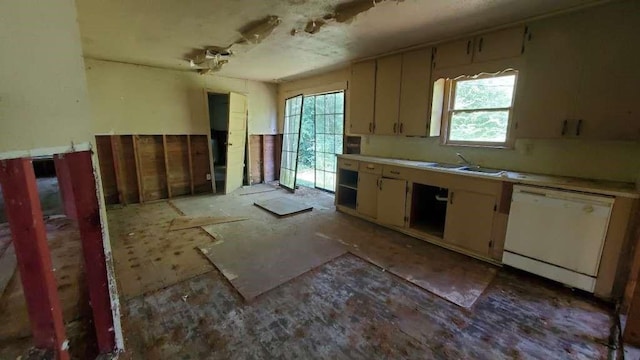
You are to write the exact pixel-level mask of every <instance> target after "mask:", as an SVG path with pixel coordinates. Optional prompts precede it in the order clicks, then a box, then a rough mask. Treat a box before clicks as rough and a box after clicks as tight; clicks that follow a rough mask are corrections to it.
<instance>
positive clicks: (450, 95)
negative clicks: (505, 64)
mask: <svg viewBox="0 0 640 360" xmlns="http://www.w3.org/2000/svg"><path fill="white" fill-rule="evenodd" d="M511 75H515V80H514V83H513V95H512V97H511V104H510V106H509V107H500V108H487V109H459V110H456V109H454V108H453V106H454V103H455V96H456V84H457V83H458V82H463V81H470V80H479V79H489V78H496V77H501V76H511ZM518 75H519V73H518V71H517V70H514V69H507V70H504V71H500V72H496V73H480V74H477V75H472V76H470V75H463V76H459V77H457V78H453V79H446V83H445V96H444V97H445V98H444V111H443V112H442V113H443V114H442V122H443V126H442V129H443V130H444V134H443V135H444V136H443V137H442V144H443V145H452V146H468V147H485V148H499V149H500V148H501V149H512V148H513V147H514V143H515V141H514V138H513V123H514V122H513V108H514V104H515V100H516V94H517V88H518ZM505 110H506V111H508V117H507V134H506V139H505V141H500V142H489V141H464V140H451V139H449V135H450V133H451V122H452V121H451V119H452V117H453V115H454V113H456V112H476V111H505Z"/></svg>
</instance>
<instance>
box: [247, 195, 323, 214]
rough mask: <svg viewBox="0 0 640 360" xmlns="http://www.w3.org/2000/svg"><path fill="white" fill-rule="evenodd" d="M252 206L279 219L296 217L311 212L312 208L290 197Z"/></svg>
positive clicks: (261, 202) (260, 202)
mask: <svg viewBox="0 0 640 360" xmlns="http://www.w3.org/2000/svg"><path fill="white" fill-rule="evenodd" d="M253 204H254V205H256V206H258V207H260V208H263V209H265V210H267V211H268V212H270V213H273V214H275V215H276V216H279V217H283V216H290V215H296V214H299V213H302V212H305V211H311V210H313V206H309V205H306V204H303V203H301V202H299V201H297V200H294V199H292V198H290V197H279V198H275V199H269V200H264V201H257V202H255V203H253Z"/></svg>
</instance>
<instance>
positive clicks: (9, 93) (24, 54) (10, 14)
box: [0, 0, 92, 157]
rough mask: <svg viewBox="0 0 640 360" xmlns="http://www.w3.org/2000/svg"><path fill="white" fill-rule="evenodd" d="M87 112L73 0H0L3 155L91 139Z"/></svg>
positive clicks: (0, 131) (0, 144) (0, 139)
mask: <svg viewBox="0 0 640 360" xmlns="http://www.w3.org/2000/svg"><path fill="white" fill-rule="evenodd" d="M89 114H90V110H89V100H88V96H87V87H86V81H85V73H84V68H83V59H82V49H81V45H80V34H79V31H78V25H77V23H76V9H75V4H74V2H73V0H55V1H53V0H52V1H35V0H29V1H2V2H0V154H2V153H15V154H17V155H18V156H21V155H19V154H22V153H24V152H25V151H30V150H33V149H43V148H58V147H62V146H65V147H67V146H70V145H71V143H72V142H73V143H76V144H77V143H82V142H88V141H91V138H92V137H91V122H90V116H89ZM36 153H37V152H36ZM9 157H10V155H9Z"/></svg>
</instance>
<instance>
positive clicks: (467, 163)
mask: <svg viewBox="0 0 640 360" xmlns="http://www.w3.org/2000/svg"><path fill="white" fill-rule="evenodd" d="M456 155H457V156H458V157H459V158H460V159H462V162H463V163H464V164H465V165H467V166H468V167H474V168H479V167H480V165H476V164H474V163H472V162H471V161H469V160H467V159H465V158H464V156H462V154H460V153H459V152H457V153H456Z"/></svg>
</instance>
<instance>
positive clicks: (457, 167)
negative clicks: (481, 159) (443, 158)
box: [430, 163, 467, 170]
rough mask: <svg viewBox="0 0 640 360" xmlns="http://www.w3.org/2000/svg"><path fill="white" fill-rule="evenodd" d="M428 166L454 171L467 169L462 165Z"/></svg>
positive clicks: (438, 164) (440, 164)
mask: <svg viewBox="0 0 640 360" xmlns="http://www.w3.org/2000/svg"><path fill="white" fill-rule="evenodd" d="M430 166H431V167H434V168H441V169H455V170H465V169H467V166H466V165H462V164H446V163H435V164H431V165H430Z"/></svg>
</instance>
